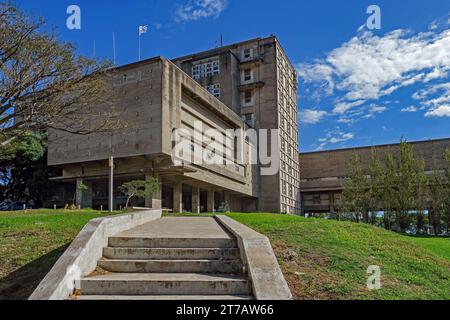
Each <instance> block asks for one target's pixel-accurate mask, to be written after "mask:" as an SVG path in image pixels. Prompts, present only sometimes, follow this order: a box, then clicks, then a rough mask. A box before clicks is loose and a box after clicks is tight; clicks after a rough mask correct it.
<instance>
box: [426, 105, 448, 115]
mask: <svg viewBox="0 0 450 320" xmlns="http://www.w3.org/2000/svg"><path fill="white" fill-rule="evenodd" d="M425 117H438V118H442V117H450V105H449V104H447V105H442V106H439V107H435V108H431V109H430V110H428V111H427V112H426V113H425Z"/></svg>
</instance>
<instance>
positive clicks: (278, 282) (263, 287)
mask: <svg viewBox="0 0 450 320" xmlns="http://www.w3.org/2000/svg"><path fill="white" fill-rule="evenodd" d="M216 219H217V220H218V221H219V222H220V223H221V224H222V225H223V226H224V227H225V228H227V229H228V230H229V231H230V232H231V233H232V234H233V235H234V236H236V238H237V241H238V246H239V249H240V251H241V258H242V261H243V263H244V266H245V268H246V269H247V272H248V274H249V278H250V280H251V282H252V287H253V294H254V296H255V298H256V299H257V300H290V299H292V294H291V291H290V290H289V287H288V285H287V283H286V280H285V279H284V276H283V273H282V272H281V269H280V266H279V265H278V261H277V259H276V257H275V254H274V253H273V250H272V246H271V244H270V241H269V239H268V238H267V237H266V236H264V235H262V234H260V233H258V232H256V231H255V230H253V229H251V228H249V227H247V226H244V225H243V224H241V223H239V222H237V221H235V220H233V219H231V218H229V217H227V216H221V215H219V216H216Z"/></svg>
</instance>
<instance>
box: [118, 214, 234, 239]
mask: <svg viewBox="0 0 450 320" xmlns="http://www.w3.org/2000/svg"><path fill="white" fill-rule="evenodd" d="M116 237H139V238H177V239H180V238H197V239H232V237H231V236H230V234H228V233H227V232H226V231H225V230H224V229H223V228H222V227H221V226H220V225H219V224H218V223H217V221H216V219H214V218H211V217H163V218H161V219H159V220H156V221H151V222H149V223H146V224H143V225H141V226H138V227H136V228H133V229H130V230H127V231H124V232H122V233H119V234H117V235H116Z"/></svg>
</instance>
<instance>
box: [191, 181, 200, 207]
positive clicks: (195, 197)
mask: <svg viewBox="0 0 450 320" xmlns="http://www.w3.org/2000/svg"><path fill="white" fill-rule="evenodd" d="M192 212H193V213H200V188H199V187H196V186H193V187H192Z"/></svg>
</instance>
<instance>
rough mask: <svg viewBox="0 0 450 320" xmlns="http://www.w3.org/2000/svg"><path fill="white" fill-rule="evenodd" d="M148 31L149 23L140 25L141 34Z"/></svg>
mask: <svg viewBox="0 0 450 320" xmlns="http://www.w3.org/2000/svg"><path fill="white" fill-rule="evenodd" d="M147 31H148V25H145V26H139V35H141V34H144V33H147Z"/></svg>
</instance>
